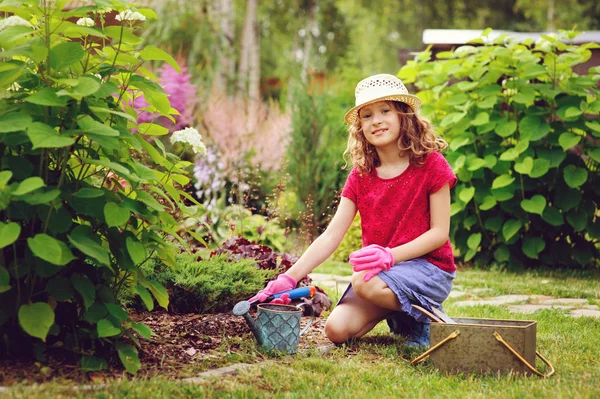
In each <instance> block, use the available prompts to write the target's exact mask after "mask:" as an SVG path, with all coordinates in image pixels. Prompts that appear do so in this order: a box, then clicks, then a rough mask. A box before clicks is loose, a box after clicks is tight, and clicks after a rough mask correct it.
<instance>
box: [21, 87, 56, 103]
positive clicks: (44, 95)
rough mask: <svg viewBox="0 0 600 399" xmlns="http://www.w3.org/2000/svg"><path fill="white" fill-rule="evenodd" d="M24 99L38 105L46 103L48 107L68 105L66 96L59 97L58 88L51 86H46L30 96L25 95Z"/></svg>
mask: <svg viewBox="0 0 600 399" xmlns="http://www.w3.org/2000/svg"><path fill="white" fill-rule="evenodd" d="M23 101H26V102H28V103H32V104H37V105H44V106H47V107H65V106H66V105H67V99H66V98H64V97H58V96H57V95H56V90H54V89H52V88H50V87H45V88H43V89H42V90H40V91H37V92H35V93H33V94H32V95H30V96H29V97H25V98H24V99H23Z"/></svg>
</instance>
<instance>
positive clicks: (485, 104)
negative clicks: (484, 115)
mask: <svg viewBox="0 0 600 399" xmlns="http://www.w3.org/2000/svg"><path fill="white" fill-rule="evenodd" d="M496 101H498V96H489V97H486V98H484V99H483V100H481V101H479V102H478V103H477V108H483V109H489V108H493V107H494V105H496Z"/></svg>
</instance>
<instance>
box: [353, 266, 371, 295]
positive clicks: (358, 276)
mask: <svg viewBox="0 0 600 399" xmlns="http://www.w3.org/2000/svg"><path fill="white" fill-rule="evenodd" d="M364 275H365V273H364V272H358V273H354V274H353V275H352V289H353V290H354V292H355V293H356V296H358V297H359V298H361V299H366V300H368V299H369V295H370V293H371V290H370V289H369V287H368V286H367V282H365V280H363V277H364Z"/></svg>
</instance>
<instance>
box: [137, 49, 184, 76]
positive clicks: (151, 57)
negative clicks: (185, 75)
mask: <svg viewBox="0 0 600 399" xmlns="http://www.w3.org/2000/svg"><path fill="white" fill-rule="evenodd" d="M140 57H142V59H144V60H146V61H165V62H166V63H167V64H169V65H171V66H172V67H173V69H175V70H176V71H177V72H179V73H181V69H180V68H179V65H178V64H177V61H175V59H174V58H173V57H171V56H170V55H169V54H168V53H166V52H165V51H164V50H161V49H159V48H158V47H156V46H152V45H148V46H146V47H145V48H144V49H143V50H142V51H140Z"/></svg>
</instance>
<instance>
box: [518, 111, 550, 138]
mask: <svg viewBox="0 0 600 399" xmlns="http://www.w3.org/2000/svg"><path fill="white" fill-rule="evenodd" d="M551 129H552V128H551V127H550V124H549V123H547V122H546V121H545V120H543V119H542V118H541V117H539V116H534V115H528V116H526V117H524V118H523V119H521V122H520V123H519V131H520V132H521V138H522V139H527V140H529V141H537V140H539V139H541V138H542V137H544V136H545V135H547V134H548V133H550V130H551Z"/></svg>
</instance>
